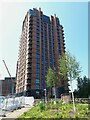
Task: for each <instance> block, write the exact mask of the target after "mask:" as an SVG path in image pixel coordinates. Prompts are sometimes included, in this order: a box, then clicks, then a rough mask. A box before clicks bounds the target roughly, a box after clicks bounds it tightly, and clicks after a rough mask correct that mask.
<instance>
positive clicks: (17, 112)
mask: <svg viewBox="0 0 90 120" xmlns="http://www.w3.org/2000/svg"><path fill="white" fill-rule="evenodd" d="M29 109H31V106H25V107H23V108H21V109H18V110H14V111H13V112H11V111H10V112H6V117H0V120H9V119H11V118H12V119H11V120H15V119H16V118H18V117H20V116H21V115H22V114H23V113H24V112H26V111H28V110H29Z"/></svg>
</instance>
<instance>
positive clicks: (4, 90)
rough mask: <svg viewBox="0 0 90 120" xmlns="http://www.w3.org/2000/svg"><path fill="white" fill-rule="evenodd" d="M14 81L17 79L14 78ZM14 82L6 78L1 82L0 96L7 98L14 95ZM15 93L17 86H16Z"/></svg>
mask: <svg viewBox="0 0 90 120" xmlns="http://www.w3.org/2000/svg"><path fill="white" fill-rule="evenodd" d="M12 79H13V81H15V80H16V78H15V77H12ZM12 85H13V83H12V80H11V78H10V77H5V79H4V80H0V95H2V96H7V95H11V94H12ZM14 93H15V86H14Z"/></svg>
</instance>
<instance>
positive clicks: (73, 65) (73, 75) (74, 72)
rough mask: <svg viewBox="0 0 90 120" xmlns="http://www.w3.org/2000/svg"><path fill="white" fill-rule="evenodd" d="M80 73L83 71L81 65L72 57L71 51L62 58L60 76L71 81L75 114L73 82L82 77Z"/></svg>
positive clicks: (60, 60)
mask: <svg viewBox="0 0 90 120" xmlns="http://www.w3.org/2000/svg"><path fill="white" fill-rule="evenodd" d="M80 72H81V70H80V67H79V63H78V62H77V61H76V58H75V57H74V56H72V55H71V53H70V52H69V51H68V52H66V53H65V54H63V55H62V56H61V57H60V59H59V74H60V75H61V76H62V77H63V78H64V79H68V80H69V81H70V85H71V93H72V99H73V109H74V112H75V111H76V108H75V102H74V94H73V86H72V81H73V80H76V79H77V78H78V77H79V76H80Z"/></svg>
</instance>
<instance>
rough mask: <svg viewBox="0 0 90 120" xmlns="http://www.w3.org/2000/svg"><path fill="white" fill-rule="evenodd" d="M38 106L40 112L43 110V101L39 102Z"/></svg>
mask: <svg viewBox="0 0 90 120" xmlns="http://www.w3.org/2000/svg"><path fill="white" fill-rule="evenodd" d="M39 108H40V111H41V112H42V111H43V110H45V104H44V103H43V102H41V103H39Z"/></svg>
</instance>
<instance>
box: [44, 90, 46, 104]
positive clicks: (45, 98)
mask: <svg viewBox="0 0 90 120" xmlns="http://www.w3.org/2000/svg"><path fill="white" fill-rule="evenodd" d="M44 91H45V94H44V95H45V103H46V102H47V96H46V89H44Z"/></svg>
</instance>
